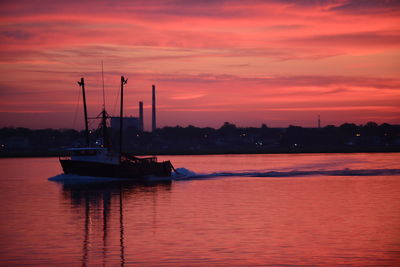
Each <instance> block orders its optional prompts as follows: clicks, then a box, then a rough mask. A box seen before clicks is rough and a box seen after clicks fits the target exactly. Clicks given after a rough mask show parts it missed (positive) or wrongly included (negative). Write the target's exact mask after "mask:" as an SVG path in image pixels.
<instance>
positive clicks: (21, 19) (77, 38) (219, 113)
mask: <svg viewBox="0 0 400 267" xmlns="http://www.w3.org/2000/svg"><path fill="white" fill-rule="evenodd" d="M399 29H400V1H398V0H397V1H395V0H386V1H385V0H382V1H376V0H374V1H372V0H364V1H356V0H333V1H329V0H328V1H317V0H314V1H311V0H299V1H294V0H293V1H292V0H281V1H278V0H271V1H261V0H248V1H239V0H231V1H228V0H226V1H223V0H212V1H211V0H202V1H195V0H170V1H161V0H154V1H129V0H122V1H120V0H117V1H104V0H101V1H82V0H80V1H75V0H72V1H50V0H41V1H36V0H32V1H15V0H13V1H8V0H6V1H4V0H3V1H2V2H1V3H0V127H4V126H15V127H29V128H46V127H51V128H77V129H81V128H82V126H83V122H82V108H81V106H77V102H78V99H79V87H78V85H77V83H76V81H78V80H79V79H80V78H81V77H84V78H85V81H86V84H87V98H88V110H89V116H96V115H97V114H98V113H99V112H100V109H101V105H102V89H101V88H102V86H101V60H103V61H104V71H105V88H106V97H107V102H106V105H107V109H108V111H109V113H111V114H114V115H117V111H118V107H117V101H116V98H117V95H118V92H117V90H118V88H119V81H120V76H121V75H124V76H125V77H127V78H128V79H129V81H128V84H127V86H126V91H125V95H126V98H125V103H127V106H126V109H125V110H126V111H125V113H126V114H127V115H133V116H137V114H138V102H139V101H144V105H145V128H146V129H149V128H150V127H149V126H150V119H151V114H150V111H151V109H150V104H151V85H152V84H155V85H156V86H157V93H158V95H157V103H158V113H157V119H158V121H157V122H158V126H159V127H163V126H175V125H181V126H187V125H195V126H199V127H206V126H211V127H220V126H221V125H222V124H223V123H224V122H225V121H229V122H231V123H234V124H236V125H237V126H256V127H259V126H260V125H261V124H262V123H265V124H267V125H268V126H270V127H287V126H288V125H299V126H304V127H315V126H316V123H317V117H318V115H320V116H321V120H322V124H323V125H327V124H333V125H340V124H342V123H345V122H353V123H357V124H365V123H366V122H368V121H375V122H377V123H384V122H387V123H391V124H400V109H399V105H400V78H399V77H400V75H399V74H400V31H399ZM80 103H81V102H80ZM76 110H78V115H75V113H76Z"/></svg>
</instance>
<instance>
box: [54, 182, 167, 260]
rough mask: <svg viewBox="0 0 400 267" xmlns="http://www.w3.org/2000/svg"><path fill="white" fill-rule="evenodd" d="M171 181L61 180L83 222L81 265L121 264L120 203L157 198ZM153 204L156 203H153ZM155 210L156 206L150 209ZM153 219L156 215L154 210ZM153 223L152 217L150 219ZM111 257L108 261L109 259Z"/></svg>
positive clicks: (122, 205)
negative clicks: (72, 181) (142, 182)
mask: <svg viewBox="0 0 400 267" xmlns="http://www.w3.org/2000/svg"><path fill="white" fill-rule="evenodd" d="M170 190H171V182H170V181H169V182H168V181H166V182H162V183H160V182H158V183H148V184H134V183H131V182H121V181H118V182H103V183H85V184H68V183H64V184H62V196H63V199H64V200H65V201H66V202H65V203H66V204H67V205H68V206H69V208H70V209H71V210H72V211H73V212H74V213H75V214H77V217H78V218H79V220H80V221H82V224H83V231H82V236H83V238H82V258H81V265H82V266H88V264H89V262H90V264H92V263H95V264H96V265H98V264H103V266H105V265H113V266H114V265H118V264H117V263H116V262H115V261H116V259H117V257H116V254H117V252H118V253H119V265H120V266H124V265H125V263H126V257H125V247H126V245H125V236H124V211H125V210H124V205H125V203H126V201H129V199H130V198H141V197H143V196H144V195H146V196H148V194H150V195H151V196H152V199H153V202H156V201H157V194H159V193H160V191H164V192H169V191H170ZM153 206H156V204H155V203H154V205H153ZM153 213H156V210H155V209H154V210H153ZM153 219H154V220H155V219H156V214H154V216H153ZM153 223H154V224H155V221H154V222H153ZM109 261H111V262H109Z"/></svg>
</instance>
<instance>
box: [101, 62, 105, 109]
mask: <svg viewBox="0 0 400 267" xmlns="http://www.w3.org/2000/svg"><path fill="white" fill-rule="evenodd" d="M101 79H102V81H103V109H104V110H105V109H106V95H105V93H104V67H103V60H101Z"/></svg>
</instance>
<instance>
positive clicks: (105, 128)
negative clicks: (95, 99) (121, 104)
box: [101, 60, 110, 147]
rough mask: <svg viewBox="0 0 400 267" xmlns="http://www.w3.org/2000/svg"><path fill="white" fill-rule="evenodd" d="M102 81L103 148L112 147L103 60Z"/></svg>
mask: <svg viewBox="0 0 400 267" xmlns="http://www.w3.org/2000/svg"><path fill="white" fill-rule="evenodd" d="M101 80H102V82H103V110H102V111H101V127H102V128H103V147H110V142H109V140H108V136H107V118H108V114H107V111H106V96H105V91H104V67H103V60H102V61H101Z"/></svg>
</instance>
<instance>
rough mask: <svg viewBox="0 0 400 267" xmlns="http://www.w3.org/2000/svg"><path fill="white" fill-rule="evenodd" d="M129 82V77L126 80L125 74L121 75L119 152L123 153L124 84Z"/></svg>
mask: <svg viewBox="0 0 400 267" xmlns="http://www.w3.org/2000/svg"><path fill="white" fill-rule="evenodd" d="M127 82H128V79H126V80H125V78H124V76H121V109H120V115H119V116H120V120H119V154H120V155H121V153H122V130H123V127H122V122H123V118H124V114H123V110H124V108H123V107H124V84H126V83H127Z"/></svg>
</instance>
